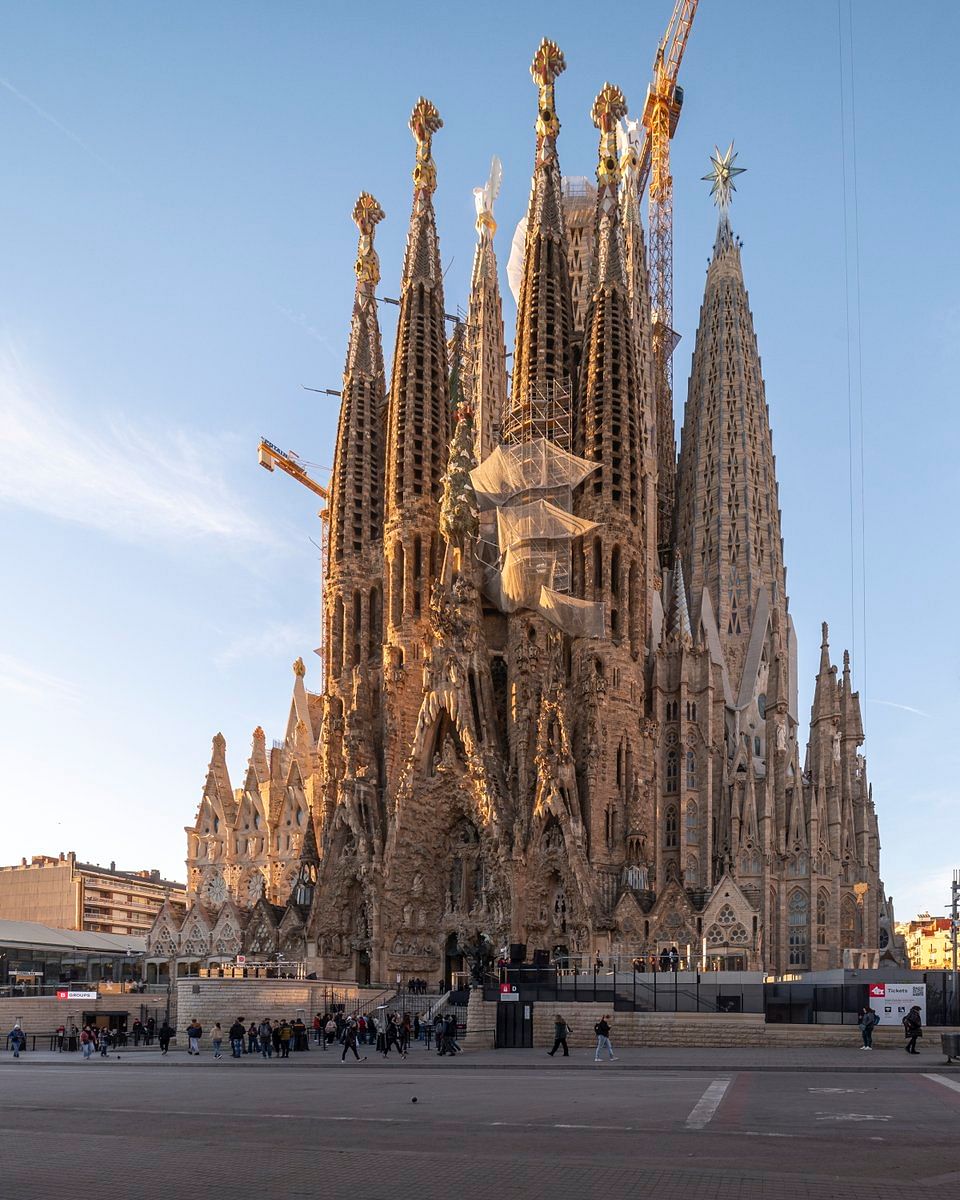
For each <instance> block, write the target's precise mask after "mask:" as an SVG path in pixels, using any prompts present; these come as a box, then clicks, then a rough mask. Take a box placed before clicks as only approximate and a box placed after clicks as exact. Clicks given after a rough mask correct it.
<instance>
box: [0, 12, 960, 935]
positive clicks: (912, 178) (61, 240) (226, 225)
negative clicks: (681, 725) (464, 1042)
mask: <svg viewBox="0 0 960 1200" xmlns="http://www.w3.org/2000/svg"><path fill="white" fill-rule="evenodd" d="M851 7H852V18H853V53H854V65H855V74H854V80H855V94H854V96H853V97H851V95H850V92H849V89H848V90H847V94H846V98H845V104H846V109H845V111H846V117H847V121H846V159H845V160H844V157H843V140H842V138H841V120H840V105H839V98H840V52H839V34H838V6H837V3H836V0H811V2H810V3H806V4H803V5H799V4H794V5H786V4H770V3H766V2H761V0H723V3H721V2H720V0H703V3H702V4H701V7H700V12H699V14H698V16H697V20H696V25H695V27H694V30H693V34H692V37H691V41H690V46H689V49H688V52H687V57H686V59H685V61H684V64H683V69H682V82H683V84H684V86H685V92H686V101H685V105H684V110H683V116H682V119H681V122H680V128H679V131H678V134H677V138H676V140H675V142H674V144H673V171H674V177H675V181H676V182H675V191H676V203H675V263H676V269H675V280H676V284H675V324H676V326H677V328H678V330H679V331H680V332H681V334H682V335H683V341H682V342H681V343H680V346H679V348H678V350H677V354H676V359H675V377H676V381H677V413H678V419H679V416H680V411H681V407H682V401H683V397H684V395H685V387H686V377H687V374H688V371H689V361H690V357H689V356H690V351H691V349H692V342H693V334H694V331H695V328H696V320H697V312H698V306H699V302H700V297H701V294H702V288H703V279H704V269H705V266H706V260H707V256H708V254H709V252H710V248H711V244H712V236H713V231H714V222H715V213H714V210H713V209H712V207H711V204H710V202H709V199H708V186H707V185H706V184H703V183H701V182H700V177H701V176H702V175H704V174H705V173H706V170H707V168H708V165H709V164H708V155H709V152H710V151H711V150H712V148H713V146H714V144H715V143H719V144H720V145H721V146H722V147H725V146H726V144H727V143H728V142H729V141H730V139H731V138H735V139H736V148H737V150H738V151H739V155H740V158H739V163H740V165H743V166H745V167H747V168H748V172H749V173H748V174H746V175H743V176H741V177H740V178H739V179H738V185H739V186H738V192H737V196H736V199H735V204H734V208H733V222H734V226H735V228H736V230H737V232H738V233H739V234H740V235H741V237H742V238H743V241H744V252H743V262H744V270H745V275H746V279H747V285H748V287H749V289H750V294H751V303H752V306H753V309H754V315H755V320H756V327H757V334H758V339H759V344H760V350H761V354H762V356H763V364H764V374H765V377H766V384H767V399H768V402H769V405H770V412H771V419H772V422H773V429H774V444H775V449H776V452H777V466H778V475H779V482H780V490H781V506H782V509H783V514H784V515H783V530H784V537H785V543H786V547H785V548H786V560H787V565H788V572H789V574H788V587H789V591H790V595H791V606H792V612H793V616H794V620H795V622H796V625H797V630H798V634H799V639H800V653H801V689H802V691H801V696H802V700H801V703H802V708H803V711H804V713H806V712H808V711H809V697H810V692H811V686H812V680H813V674H814V672H815V670H816V665H817V648H818V645H819V631H820V621H821V620H823V619H827V620H829V621H830V626H831V642H832V646H833V649H834V652H835V657H836V658H837V659H839V657H840V654H841V652H842V650H843V648H844V646H848V645H849V646H852V648H853V649H854V654H855V675H856V681H857V683H858V684H859V685H860V686H861V689H862V690H864V691H865V700H866V703H865V722H866V729H867V745H866V752H867V754H868V758H869V763H870V772H871V777H872V780H873V784H874V796H875V799H876V802H877V806H878V810H879V814H880V827H881V834H882V839H883V858H882V868H883V874H884V877H885V879H886V882H887V886H888V889H889V890H890V891H891V892H892V893H893V895H894V897H895V899H896V902H897V911H898V915H899V916H901V917H906V916H909V915H910V914H911V913H913V912H915V911H916V910H917V909H918V908H921V907H929V908H930V909H931V910H936V909H938V908H941V907H942V906H943V905H944V904H945V903H946V900H947V894H946V882H947V879H948V876H949V871H950V869H951V868H952V867H953V866H955V865H960V848H958V844H957V837H956V832H955V830H956V820H957V813H958V805H957V800H956V796H955V788H956V780H957V778H958V773H960V771H958V768H960V754H958V750H957V743H958V738H957V730H958V729H960V701H958V696H960V686H958V685H960V662H958V658H960V653H958V648H957V647H958V643H957V636H956V622H955V619H954V618H955V612H954V608H955V606H954V593H955V591H956V587H957V583H958V567H957V561H956V555H955V552H954V548H955V545H956V540H957V539H956V537H955V534H954V530H953V525H954V520H955V514H956V512H957V500H958V483H957V477H958V472H957V467H956V457H957V454H956V452H957V445H958V436H957V435H958V433H960V418H958V416H957V387H956V379H957V375H958V371H960V348H958V343H960V301H958V299H957V293H956V288H955V281H956V279H957V278H958V275H960V271H958V268H960V262H958V257H960V251H958V247H960V239H958V237H957V231H956V204H957V200H956V197H957V193H958V184H960V171H958V166H957V154H956V120H957V114H958V95H957V90H958V84H957V74H956V70H955V59H956V53H957V47H958V44H960V15H958V10H957V9H956V8H955V7H954V6H951V5H945V4H942V3H933V2H929V0H928V2H922V3H917V4H915V5H903V4H895V3H890V2H885V0H871V2H870V3H867V2H866V0H852V4H850V3H848V0H841V3H840V11H841V14H842V16H843V19H844V21H846V19H847V16H848V13H849V12H850V9H851ZM670 8H671V3H670V0H642V2H641V3H638V4H635V5H630V6H623V7H622V8H621V9H619V10H617V9H614V8H613V7H610V8H608V9H606V10H599V9H597V10H590V9H585V8H584V6H583V5H582V4H580V3H570V2H568V0H557V2H556V3H555V4H553V5H552V6H551V7H550V9H549V11H548V12H544V10H543V9H542V8H541V7H540V6H533V5H528V4H516V3H514V4H509V5H508V4H503V3H498V2H496V0H491V2H489V3H487V4H486V5H484V6H482V7H478V6H475V5H472V6H469V7H468V6H466V5H461V4H452V5H446V6H444V7H443V8H442V9H437V10H436V11H435V12H434V13H433V16H432V17H430V16H429V14H428V15H427V16H424V17H422V18H420V19H416V20H409V19H403V17H401V15H400V14H404V16H405V14H407V13H408V12H409V11H411V10H409V9H408V8H405V7H403V8H401V7H400V6H398V5H395V4H386V3H377V2H376V0H374V2H372V3H367V4H365V5H363V6H360V5H357V6H347V5H342V6H336V7H334V6H327V5H322V4H306V3H292V2H278V3H271V4H266V3H252V2H251V3H216V2H213V0H208V2H207V3H204V4H202V5H196V4H192V3H182V2H176V0H175V2H173V3H169V4H165V5H163V6H147V5H130V4H124V3H120V2H109V3H108V2H104V3H93V2H84V3H67V2H63V3H48V2H43V0H39V2H37V3H34V4H31V5H20V6H15V7H12V8H11V7H8V9H7V11H6V13H5V14H4V16H3V18H2V22H0V34H2V41H0V44H2V45H3V47H4V52H3V58H2V62H0V146H2V147H3V155H4V160H5V162H6V164H7V169H6V170H5V172H4V180H3V183H2V185H0V261H2V263H3V270H2V286H0V452H2V464H3V465H2V471H0V521H2V529H3V547H4V554H3V579H4V584H5V585H4V586H3V587H2V588H0V630H2V635H0V639H2V640H0V728H2V729H3V732H4V738H3V747H4V767H5V780H4V783H5V794H6V798H7V799H6V804H5V814H6V820H5V821H4V836H3V842H2V847H3V848H2V854H0V858H2V859H3V861H4V862H12V861H16V860H18V859H19V858H20V856H21V855H26V856H29V855H31V854H34V853H41V852H42V853H56V852H57V851H59V850H68V849H75V850H76V851H77V853H78V854H79V855H80V856H81V857H83V858H86V859H90V860H93V861H99V862H104V863H105V862H107V861H109V860H111V859H115V860H116V861H117V863H118V865H123V866H126V867H139V866H157V867H159V868H161V870H163V871H164V872H165V873H166V874H168V875H173V876H180V877H182V876H183V854H184V844H185V843H184V836H183V832H182V830H183V826H184V825H185V824H187V823H189V822H191V821H192V820H193V816H194V812H195V809H196V804H197V800H198V797H199V794H200V789H201V787H202V784H203V779H204V773H205V767H206V763H207V761H208V758H209V744H210V738H211V736H212V735H213V734H214V733H216V732H217V731H218V730H222V732H223V733H224V735H225V736H226V738H227V741H228V755H229V761H230V765H231V770H232V773H233V777H234V781H235V782H237V781H238V777H239V776H240V774H241V771H242V768H243V766H244V764H245V762H246V757H247V754H248V753H249V739H250V733H251V731H252V730H253V728H254V727H255V726H256V725H257V724H263V726H264V727H265V728H266V730H267V735H268V737H271V736H281V735H282V732H283V724H284V720H285V716H286V710H287V705H288V702H289V693H290V687H291V684H292V674H291V670H290V664H291V662H292V660H293V659H294V658H295V657H296V656H297V655H299V654H302V655H304V657H305V658H306V659H307V660H308V665H309V666H310V674H309V675H308V683H309V682H310V681H311V679H312V680H313V682H314V684H316V680H317V670H316V665H315V664H316V660H315V659H314V658H312V656H311V654H310V651H311V650H312V649H313V647H315V646H316V645H317V642H318V637H319V598H318V569H319V568H318V560H317V551H316V548H315V546H314V544H313V542H312V539H314V538H316V537H317V536H318V522H317V520H316V516H315V511H316V506H315V504H314V498H313V497H312V496H311V495H310V494H309V493H308V492H306V491H305V490H304V489H302V488H300V487H298V486H297V485H296V484H294V483H293V482H292V481H291V480H288V479H286V478H285V477H284V476H282V475H278V474H275V475H273V476H271V475H268V474H267V473H266V472H265V471H262V470H260V469H259V468H258V467H257V464H256V443H257V439H258V437H259V436H260V435H261V434H265V435H266V436H268V437H270V438H271V440H273V441H275V442H278V443H279V444H281V445H282V446H284V447H290V448H293V449H295V450H297V451H298V452H300V454H301V455H303V457H304V458H306V459H308V460H310V461H312V462H315V463H317V464H320V465H329V463H330V461H331V459H332V440H333V436H334V433H335V428H336V417H337V409H336V404H337V402H336V400H334V399H332V398H329V397H320V396H316V395H315V394H313V393H310V392H306V391H303V390H302V388H301V385H302V384H310V385H312V386H315V387H321V388H322V387H330V388H337V387H338V386H339V382H340V375H341V371H342V364H343V354H344V348H345V344H346V333H347V324H348V320H349V313H350V303H351V296H352V288H353V276H352V271H351V266H352V262H353V257H354V252H355V230H354V227H353V225H352V224H351V222H350V216H349V214H350V210H351V208H352V205H353V202H354V200H355V198H356V195H357V193H358V192H359V191H360V190H362V189H366V190H370V191H372V192H373V193H374V194H375V195H376V196H377V198H378V199H379V200H380V202H381V204H382V205H383V207H384V209H385V210H386V213H387V220H386V221H384V222H383V224H382V225H381V226H380V227H379V229H378V235H377V242H378V249H379V252H380V257H381V263H382V268H383V276H384V279H383V285H382V291H383V293H384V294H386V295H393V294H396V291H397V286H398V285H397V278H398V275H399V270H400V263H401V255H402V248H403V240H404V236H405V230H406V223H407V218H408V215H409V207H410V175H409V172H410V168H411V165H412V151H413V143H412V139H411V137H410V134H409V131H408V130H407V127H406V121H407V117H408V115H409V112H410V109H411V107H412V105H413V102H414V101H415V100H416V98H417V96H418V95H419V94H421V93H423V94H425V95H427V96H429V97H430V98H431V99H432V100H433V101H434V102H435V103H436V104H437V105H438V107H439V109H440V112H441V114H442V115H443V118H444V122H445V127H444V129H443V130H442V131H441V132H440V133H439V134H438V135H437V138H436V139H435V143H434V145H435V157H436V161H437V167H438V173H439V191H438V193H437V211H438V221H439V227H440V237H441V249H442V254H443V259H444V263H445V265H446V266H447V277H446V287H447V306H448V309H449V308H451V307H452V306H453V305H455V304H456V303H458V302H459V303H464V302H465V298H466V289H467V283H468V278H469V269H470V261H471V255H472V247H473V240H474V233H473V200H472V189H473V188H474V187H475V186H478V185H479V184H481V183H482V182H483V181H484V179H485V177H486V171H487V168H488V164H489V160H490V156H491V155H492V154H494V153H496V154H499V155H500V157H501V158H502V159H503V163H504V187H503V192H502V194H501V198H500V201H499V202H498V206H497V215H498V218H499V220H500V235H499V238H498V244H499V247H500V251H501V266H505V260H506V254H507V249H508V246H509V239H510V235H511V233H512V229H513V226H514V224H515V222H516V220H517V218H518V217H519V216H520V215H521V213H522V211H523V208H524V205H525V200H526V195H527V190H528V186H529V174H530V167H531V162H532V152H533V132H532V125H533V121H534V117H535V101H536V93H535V90H534V88H533V85H532V83H531V80H530V77H529V73H528V68H529V62H530V58H531V56H532V53H533V50H534V49H535V47H536V45H537V43H538V42H539V40H540V38H541V37H542V36H544V35H545V34H546V35H548V36H550V37H552V38H554V39H555V40H557V41H558V42H559V43H560V45H561V46H562V48H563V49H564V51H565V53H566V56H567V62H568V70H567V73H566V74H565V75H564V76H563V77H562V78H561V80H560V81H559V84H558V88H557V106H558V112H559V115H560V118H561V121H562V122H563V132H562V134H561V139H560V157H561V164H562V166H563V169H564V170H565V172H567V173H569V174H589V173H590V172H591V171H592V170H593V165H594V157H595V131H594V130H593V128H592V126H591V124H590V121H589V116H588V113H589V108H590V104H591V102H592V99H593V97H594V95H595V94H596V92H597V91H598V89H599V87H600V85H601V84H602V83H603V82H604V81H605V80H608V79H609V80H610V81H612V82H615V83H618V84H619V85H620V86H621V87H622V88H623V90H624V92H625V93H626V96H627V99H628V101H629V102H630V105H631V111H632V112H636V110H637V109H638V108H639V107H640V105H641V104H642V100H643V95H644V92H645V88H646V82H647V72H648V70H649V63H650V61H651V59H652V55H653V51H654V49H655V47H656V43H657V40H658V38H659V36H660V32H661V30H662V27H663V26H664V24H665V23H666V20H667V18H668V16H669V10H670ZM593 13H595V14H596V15H595V16H593V17H592V16H591V14H593ZM931 31H933V32H931ZM845 45H846V43H845ZM845 53H847V54H848V53H849V46H848V45H847V46H846V50H845ZM846 69H849V58H847V60H846ZM851 100H853V101H854V102H855V108H856V141H855V142H854V141H853V138H852V133H851V128H850V126H851V122H850V116H851ZM854 148H855V151H856V167H857V173H856V183H857V188H856V196H857V201H858V204H857V207H856V213H857V215H858V217H859V238H860V297H861V308H860V311H861V318H862V340H861V345H862V394H863V408H864V463H865V472H864V496H865V508H864V511H865V531H866V540H865V549H866V555H865V557H866V576H865V577H866V614H867V621H866V629H867V637H866V647H864V640H865V639H864V637H863V632H864V631H863V620H862V615H861V608H862V604H863V597H862V595H861V592H860V585H859V575H858V576H857V582H856V589H857V590H856V596H855V601H854V609H855V612H856V625H857V627H856V631H854V629H853V621H852V617H851V571H850V558H851V539H850V526H849V496H850V488H849V470H848V400H847V397H848V385H847V361H848V354H847V350H848V341H847V332H846V331H847V323H846V304H845V296H846V294H847V292H846V282H845V281H846V278H847V277H846V276H845V270H844V256H843V247H844V231H843V225H844V204H843V173H842V169H843V164H844V161H846V170H847V198H848V206H847V208H848V212H847V218H848V245H851V247H852V227H853V214H854V206H853V152H854ZM853 267H854V261H853V258H852V256H851V259H850V276H849V277H850V280H851V287H850V293H849V294H850V296H851V300H852V301H853V300H854V299H855V297H854V288H853V286H852V281H853V279H854V278H855V272H854V269H853ZM504 290H505V291H506V289H504ZM855 313H856V305H855V303H852V317H851V320H853V321H854V324H855ZM383 318H384V336H385V348H386V351H387V355H388V358H389V357H390V356H391V354H392V339H393V323H394V319H395V312H394V310H391V309H389V308H387V309H386V310H385V311H384V312H383ZM506 320H507V326H508V330H509V329H511V328H512V324H513V312H512V309H511V310H510V311H508V313H507V314H506ZM857 363H858V354H857V350H856V346H855V345H854V348H853V354H852V366H853V370H852V392H853V396H854V402H855V403H856V402H857V398H858V395H859V386H858V378H857V375H858V373H857ZM857 428H858V424H857V422H855V432H856V430H857ZM855 441H856V442H858V441H859V434H858V433H856V436H855ZM855 457H856V458H857V460H858V459H859V450H857V455H856V456H855ZM855 492H856V494H857V496H859V482H857V483H856V485H855ZM854 552H855V556H856V558H857V559H858V560H859V557H860V538H859V533H858V534H857V536H856V538H855V541H854ZM854 639H855V640H854Z"/></svg>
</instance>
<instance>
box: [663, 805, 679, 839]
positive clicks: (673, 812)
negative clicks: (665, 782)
mask: <svg viewBox="0 0 960 1200" xmlns="http://www.w3.org/2000/svg"><path fill="white" fill-rule="evenodd" d="M679 826H680V821H679V818H678V815H677V806H676V805H675V804H671V805H670V806H669V808H668V809H667V811H666V813H665V814H664V818H663V845H664V848H665V849H666V850H676V848H677V845H678V844H679V835H680V828H679Z"/></svg>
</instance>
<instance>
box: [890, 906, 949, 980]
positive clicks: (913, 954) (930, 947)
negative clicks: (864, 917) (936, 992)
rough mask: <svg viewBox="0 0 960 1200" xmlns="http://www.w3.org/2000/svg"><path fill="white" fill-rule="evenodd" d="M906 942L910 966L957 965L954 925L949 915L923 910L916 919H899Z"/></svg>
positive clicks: (932, 968) (928, 968)
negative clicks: (939, 914)
mask: <svg viewBox="0 0 960 1200" xmlns="http://www.w3.org/2000/svg"><path fill="white" fill-rule="evenodd" d="M897 934H898V935H899V936H901V937H902V938H903V940H904V943H905V944H906V948H907V954H908V955H909V958H910V966H911V967H913V968H914V970H917V971H950V970H952V969H953V929H952V926H951V922H950V920H949V918H948V917H931V916H930V914H929V913H921V914H920V915H919V916H918V917H917V919H916V920H915V921H903V922H898V923H897Z"/></svg>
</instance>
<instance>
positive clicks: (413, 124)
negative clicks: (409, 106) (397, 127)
mask: <svg viewBox="0 0 960 1200" xmlns="http://www.w3.org/2000/svg"><path fill="white" fill-rule="evenodd" d="M409 124H410V130H411V132H412V133H413V136H414V137H415V138H416V139H417V144H418V146H419V145H423V144H426V146H427V151H428V153H429V148H430V139H431V138H432V137H433V135H434V134H435V133H436V132H437V130H438V129H442V128H443V120H442V118H441V116H440V113H439V112H438V110H437V106H436V105H435V104H434V103H432V101H430V100H428V99H427V98H426V97H425V96H421V97H420V99H419V100H418V101H417V102H416V104H415V105H414V106H413V112H412V113H411V114H410V121H409Z"/></svg>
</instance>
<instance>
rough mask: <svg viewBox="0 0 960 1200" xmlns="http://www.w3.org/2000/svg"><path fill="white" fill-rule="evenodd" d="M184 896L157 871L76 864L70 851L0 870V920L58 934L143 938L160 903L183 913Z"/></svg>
mask: <svg viewBox="0 0 960 1200" xmlns="http://www.w3.org/2000/svg"><path fill="white" fill-rule="evenodd" d="M185 893H186V888H185V886H184V884H182V883H174V882H172V881H170V880H168V879H161V878H160V872H159V871H149V870H147V871H118V870H117V869H116V864H115V863H111V864H110V866H109V867H107V868H105V867H101V866H99V865H95V864H93V863H82V862H77V856H76V855H75V854H74V853H73V851H72V850H71V851H70V852H69V853H68V854H60V855H59V856H57V857H56V858H54V857H52V856H50V855H46V854H35V855H34V856H33V857H32V858H31V859H30V861H29V862H27V860H26V859H23V860H21V862H20V863H19V864H18V865H16V866H10V867H0V919H4V920H10V921H36V922H39V923H40V924H43V925H50V926H54V927H56V928H59V929H85V930H89V931H91V932H96V933H113V934H118V935H121V936H124V935H127V936H134V937H144V936H145V935H146V933H147V932H148V931H149V929H150V927H151V926H152V925H153V922H154V919H155V918H156V915H157V913H158V912H159V911H160V909H161V908H163V906H164V905H165V904H167V903H169V904H170V905H172V906H173V907H174V908H176V907H178V906H179V908H180V910H181V911H182V910H183V906H184V896H185Z"/></svg>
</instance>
